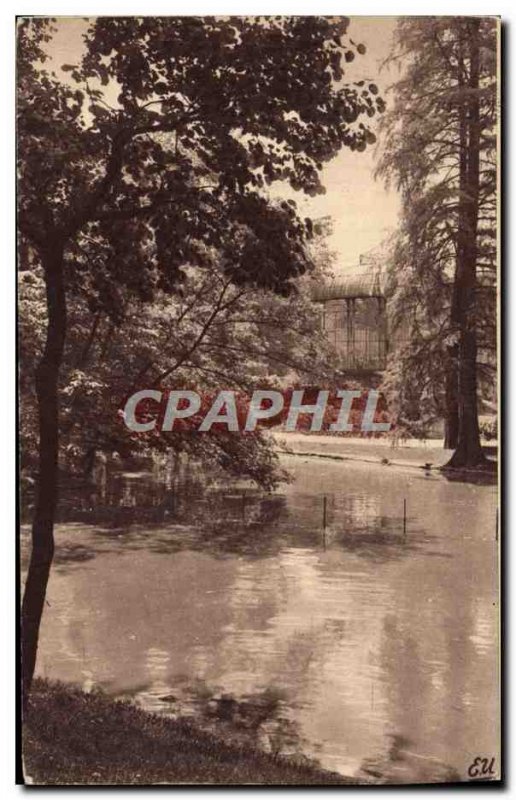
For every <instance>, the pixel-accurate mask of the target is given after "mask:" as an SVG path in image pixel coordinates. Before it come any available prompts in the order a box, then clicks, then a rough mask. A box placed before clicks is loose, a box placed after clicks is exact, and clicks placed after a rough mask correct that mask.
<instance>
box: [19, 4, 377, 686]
mask: <svg viewBox="0 0 516 800" xmlns="http://www.w3.org/2000/svg"><path fill="white" fill-rule="evenodd" d="M348 22H349V21H348V20H347V19H345V18H340V19H337V20H336V19H333V18H324V17H297V18H296V17H280V18H278V17H275V18H261V17H260V18H224V19H222V18H212V17H210V18H208V17H206V18H194V17H189V18H170V17H168V18H155V17H154V18H152V17H147V18H128V17H118V18H99V19H97V20H95V21H93V22H92V23H91V25H90V27H89V29H88V32H87V34H86V36H85V48H84V53H83V54H82V57H81V58H80V60H79V63H77V64H73V65H64V66H63V69H65V70H67V71H68V73H69V77H70V80H69V81H68V82H64V81H59V80H58V79H57V78H56V77H55V76H54V75H53V74H52V73H49V72H48V71H47V70H46V69H45V63H44V62H45V58H46V56H45V46H46V43H47V41H48V38H49V37H50V36H51V35H52V29H51V24H50V22H49V20H45V19H32V18H30V19H24V20H21V21H20V24H19V39H18V42H19V45H18V54H19V62H18V63H19V67H18V75H19V93H18V112H19V115H18V147H19V182H18V187H19V208H18V221H19V230H20V234H21V238H22V243H21V247H22V248H28V249H29V250H30V257H31V258H34V259H36V260H37V261H38V263H39V264H40V265H41V267H42V270H43V275H44V280H45V287H46V304H47V332H46V340H45V345H44V349H43V354H42V357H41V360H40V362H39V365H38V368H37V374H36V394H37V402H38V425H39V478H38V491H37V500H36V507H35V511H34V519H33V526H32V553H31V559H30V564H29V570H28V575H27V580H26V585H25V591H24V597H23V607H22V637H23V638H22V659H23V664H22V675H23V689H24V699H25V701H26V699H27V697H28V692H29V689H30V685H31V681H32V676H33V673H34V668H35V662H36V653H37V641H38V633H39V626H40V621H41V615H42V611H43V605H44V598H45V592H46V586H47V581H48V576H49V570H50V566H51V563H52V558H53V550H54V540H53V523H54V512H55V506H56V502H57V488H58V453H59V415H58V407H59V373H60V366H61V363H62V359H63V352H64V347H65V341H66V328H67V325H66V319H67V296H68V294H69V292H70V291H72V290H74V289H75V290H77V288H78V287H82V288H83V289H84V291H86V290H87V291H88V293H89V296H90V303H91V308H92V309H93V310H94V311H98V310H102V312H103V313H105V314H107V315H108V316H109V317H110V319H111V320H112V321H113V323H114V324H115V325H116V324H117V323H118V322H119V320H120V319H121V317H122V315H123V303H124V297H125V296H126V293H127V292H132V293H134V294H135V296H138V297H140V298H141V299H142V300H151V299H152V297H153V295H154V293H155V291H156V289H159V290H161V291H164V292H171V293H174V292H176V291H178V287H180V286H181V283H182V282H184V278H185V267H186V266H187V265H189V266H190V267H194V268H197V269H199V270H204V271H206V272H208V273H209V272H210V270H212V269H213V267H214V264H215V263H216V264H217V267H218V268H219V269H220V268H221V269H222V272H223V274H224V275H225V276H226V277H227V278H228V279H230V280H231V282H232V284H233V285H240V286H245V285H251V286H255V287H262V288H268V289H271V290H273V291H276V292H278V293H288V292H290V291H292V290H293V287H294V282H295V279H296V278H297V277H298V276H299V275H301V274H303V272H305V271H306V269H307V267H308V266H309V260H308V258H307V256H306V253H305V242H306V240H307V239H309V238H310V236H311V233H312V223H311V222H310V220H302V219H301V218H300V217H299V216H298V214H297V211H296V207H295V204H292V203H274V202H272V201H271V200H270V198H269V196H268V194H267V191H266V187H267V185H268V184H270V183H271V182H273V181H278V180H284V181H287V182H289V184H290V186H291V187H292V188H293V189H295V190H301V191H303V192H306V193H308V194H317V193H318V192H322V191H323V187H322V185H321V182H320V179H319V173H320V171H321V169H322V166H323V164H324V162H326V161H328V160H330V159H331V158H333V157H334V156H335V155H336V154H337V153H338V152H339V150H340V149H341V148H342V147H350V148H351V149H352V150H354V149H358V150H363V149H364V148H365V147H366V145H367V143H369V142H374V135H373V134H372V133H371V131H370V130H369V128H368V126H367V125H366V124H364V123H363V122H362V121H359V118H361V117H363V116H369V117H370V116H373V115H374V113H375V111H377V110H379V111H381V110H383V101H382V100H381V99H380V98H378V97H377V96H375V93H376V87H372V90H371V91H370V90H369V89H367V88H364V87H363V86H362V85H348V84H346V83H344V82H343V76H344V69H343V66H344V64H345V63H346V62H349V61H351V60H353V58H354V57H355V53H356V52H359V53H360V52H364V47H363V45H361V44H359V45H354V44H353V43H352V41H351V40H350V39H348V38H347V35H346V32H347V28H348ZM122 290H123V291H122Z"/></svg>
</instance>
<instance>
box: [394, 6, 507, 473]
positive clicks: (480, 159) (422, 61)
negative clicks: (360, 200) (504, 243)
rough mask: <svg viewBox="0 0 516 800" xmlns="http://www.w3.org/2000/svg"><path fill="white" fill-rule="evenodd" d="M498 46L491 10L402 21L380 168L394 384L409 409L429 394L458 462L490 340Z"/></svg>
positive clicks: (468, 443)
mask: <svg viewBox="0 0 516 800" xmlns="http://www.w3.org/2000/svg"><path fill="white" fill-rule="evenodd" d="M496 54H497V30H496V21H495V20H493V19H489V18H461V17H446V18H435V17H428V18H425V17H419V18H413V19H404V20H402V21H400V23H399V24H398V29H397V33H396V39H395V44H394V50H393V56H392V62H393V63H394V62H398V64H399V66H400V70H401V76H400V79H399V80H398V81H397V82H396V83H395V84H394V87H393V89H394V104H393V107H392V110H391V111H390V112H389V114H388V115H386V120H385V125H384V132H385V134H386V136H385V141H386V146H385V150H384V152H383V155H382V159H381V162H380V166H379V173H380V174H381V175H383V176H384V177H386V178H387V180H394V181H396V183H397V185H398V187H399V188H400V190H401V194H402V221H401V226H400V231H399V235H398V240H397V243H396V247H395V250H394V257H393V259H392V267H391V280H390V291H391V294H392V296H393V298H394V309H395V315H397V316H398V318H399V320H400V321H401V322H402V325H403V326H404V330H405V333H406V336H407V339H408V343H407V346H406V347H405V349H404V351H403V352H401V353H400V352H398V353H397V356H395V358H396V357H398V358H400V361H401V365H399V366H401V375H400V370H399V369H398V383H401V384H403V386H404V388H405V389H406V394H407V395H409V396H411V398H412V404H413V406H415V405H417V404H418V403H419V404H421V402H422V400H423V401H424V400H425V399H426V400H428V398H429V396H431V398H432V405H433V409H434V413H435V414H436V415H439V414H442V415H443V416H444V417H445V419H446V438H445V445H446V446H448V447H452V448H454V449H455V453H454V455H453V457H452V460H451V462H450V465H451V466H457V467H458V466H477V465H482V464H483V462H484V457H483V454H482V450H481V446H480V439H479V430H478V381H479V370H480V373H481V374H480V379H481V381H482V382H483V383H485V381H486V379H487V380H488V381H491V382H492V380H493V367H494V358H493V353H494V352H495V349H496V344H495V342H496V334H495V330H496V325H495V314H496V307H495V299H494V298H495V293H494V284H495V280H496V213H497V209H496V202H497V197H496V185H497V184H496V113H497V109H496V74H497V69H496ZM479 298H480V300H479ZM479 353H480V355H481V358H480V359H479ZM391 371H392V372H393V373H394V372H395V371H396V368H395V366H394V365H393V366H392V370H391ZM403 376H404V377H403ZM416 376H417V377H418V380H415V378H416Z"/></svg>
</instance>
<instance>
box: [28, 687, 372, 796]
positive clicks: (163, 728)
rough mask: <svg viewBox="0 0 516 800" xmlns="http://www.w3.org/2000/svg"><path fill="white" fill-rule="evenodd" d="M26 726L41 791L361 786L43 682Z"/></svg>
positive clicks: (31, 777)
mask: <svg viewBox="0 0 516 800" xmlns="http://www.w3.org/2000/svg"><path fill="white" fill-rule="evenodd" d="M23 728H24V730H23V760H24V773H25V779H26V782H27V783H33V784H39V785H41V784H47V785H80V784H87V785H92V784H97V785H101V786H102V785H104V786H105V785H112V784H115V785H116V784H118V785H125V786H127V785H132V784H143V785H152V784H217V785H231V784H233V785H235V784H236V785H242V784H255V785H256V784H258V785H260V784H264V785H265V784H267V785H276V786H277V785H298V786H299V785H300V786H313V785H317V786H328V785H333V784H352V783H355V784H356V783H357V781H356V780H351V779H350V778H346V777H344V776H342V775H338V774H337V773H334V772H326V771H324V770H322V769H321V768H319V767H318V766H317V765H316V764H313V763H296V762H295V761H291V760H289V759H288V758H286V757H274V756H273V755H270V754H268V753H263V752H261V751H259V750H255V749H252V748H249V747H241V746H236V745H232V744H229V743H227V742H225V741H224V740H223V739H222V738H217V737H215V736H212V735H210V734H207V733H205V732H203V731H200V730H199V729H197V728H196V726H195V724H193V723H192V722H190V721H188V720H184V719H180V720H173V719H169V718H167V717H164V716H160V715H157V714H149V713H148V712H146V711H143V710H142V709H140V708H138V707H137V706H136V705H134V704H132V703H130V702H126V701H114V700H112V699H111V698H109V697H108V696H107V695H105V694H103V693H102V692H93V693H91V694H86V693H85V692H82V691H81V690H80V689H78V688H75V687H74V686H70V685H67V684H61V683H51V682H48V681H44V680H36V681H35V682H34V685H33V689H32V694H31V700H30V706H29V709H28V711H27V715H26V719H25V722H24V726H23Z"/></svg>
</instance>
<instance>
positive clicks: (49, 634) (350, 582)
mask: <svg viewBox="0 0 516 800" xmlns="http://www.w3.org/2000/svg"><path fill="white" fill-rule="evenodd" d="M284 463H285V466H286V467H287V468H288V469H289V470H290V471H291V473H292V474H293V476H294V478H295V481H294V482H293V483H292V484H290V485H287V486H285V485H283V486H282V487H281V489H280V490H279V491H278V492H277V493H276V494H273V495H263V494H260V493H259V492H256V491H254V492H253V491H251V490H250V489H249V488H246V487H233V488H227V487H226V488H224V487H221V486H220V485H219V486H211V487H210V486H206V485H205V486H201V485H199V484H195V483H194V484H192V485H188V482H186V484H185V481H183V483H182V485H181V487H180V488H178V486H177V485H175V486H174V485H173V484H171V482H170V480H168V479H163V478H162V476H155V475H154V476H149V475H146V474H141V475H134V474H133V475H131V474H126V475H123V474H119V475H118V476H117V478H116V480H113V479H111V480H108V481H105V480H104V481H103V482H102V486H101V488H100V489H97V490H95V491H92V493H91V495H90V496H88V497H86V499H84V497H82V500H81V503H79V502H75V504H74V503H71V505H70V507H67V506H66V503H64V504H63V508H64V510H63V511H62V518H63V520H64V521H63V522H61V523H60V524H59V525H58V527H57V545H58V547H57V553H56V562H55V567H54V570H53V573H52V576H51V580H50V584H49V589H48V605H47V607H46V609H45V613H44V620H43V625H42V631H41V642H40V651H39V661H38V670H39V674H40V675H43V676H46V677H49V678H53V679H59V680H63V681H73V682H76V683H79V684H80V685H81V686H82V687H83V688H84V689H86V690H91V689H92V688H93V687H94V686H100V687H103V688H104V689H105V690H107V691H108V692H111V693H112V694H113V695H117V696H126V697H131V698H134V699H135V700H136V701H137V702H138V703H140V704H142V705H143V706H144V707H146V708H148V709H151V710H153V711H160V712H164V713H167V714H171V715H177V714H192V715H195V716H196V717H197V718H198V719H200V720H201V722H202V723H203V724H205V725H206V726H207V727H209V726H210V725H213V726H214V727H217V728H219V729H222V730H227V731H228V735H233V734H235V735H242V736H243V737H248V738H249V739H253V740H254V741H256V742H257V743H258V744H259V746H261V747H264V748H265V749H268V750H272V751H274V752H283V753H291V754H292V753H298V754H299V753H303V754H304V755H306V756H308V757H311V758H317V759H318V760H319V761H320V763H321V764H322V765H323V766H324V767H326V768H329V769H333V770H337V771H339V772H342V773H345V774H347V775H352V774H362V775H369V776H372V777H373V779H374V778H375V777H380V776H381V777H382V779H387V780H389V779H393V777H392V776H396V775H397V776H398V778H400V777H401V779H412V780H414V779H416V780H417V779H419V780H439V779H442V778H443V777H449V776H454V775H455V776H458V777H460V778H462V779H465V778H466V777H467V769H468V766H469V765H470V763H471V762H472V760H473V759H474V758H475V757H476V756H477V755H485V756H489V757H491V756H495V757H496V759H497V762H496V764H497V767H498V766H499V764H498V689H497V687H498V629H497V620H498V583H497V547H498V545H497V541H496V529H495V521H496V492H495V489H494V488H493V487H490V486H476V485H470V484H466V483H460V482H454V483H450V482H449V481H447V480H446V479H445V478H442V477H437V476H434V475H431V476H430V475H425V474H424V473H423V472H421V471H418V470H414V469H413V470H410V469H407V470H402V469H395V468H392V467H389V466H380V465H379V466H372V465H361V464H359V463H352V464H351V463H348V464H346V463H345V462H344V463H342V462H341V463H338V462H332V461H324V460H319V459H308V458H307V459H304V458H299V457H294V456H292V457H288V456H286V457H285V458H284ZM324 495H326V498H327V500H326V530H325V531H324V529H323V516H324V511H323V496H324ZM404 500H405V501H406V509H407V518H406V523H405V533H404V522H403V501H404Z"/></svg>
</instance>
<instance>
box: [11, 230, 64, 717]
mask: <svg viewBox="0 0 516 800" xmlns="http://www.w3.org/2000/svg"><path fill="white" fill-rule="evenodd" d="M41 259H42V264H43V268H44V273H45V285H46V294H47V310H48V323H47V337H46V342H45V348H44V351H43V355H42V357H41V360H40V363H39V365H38V369H37V372H36V394H37V400H38V423H39V475H38V482H37V497H36V507H35V511H34V518H33V524H32V551H31V557H30V563H29V570H28V573H27V580H26V583H25V591H24V594H23V603H22V618H21V634H22V652H21V655H22V692H23V696H22V701H23V706H24V707H26V705H27V701H28V697H29V692H30V687H31V684H32V678H33V675H34V669H35V666H36V654H37V649H38V636H39V628H40V623H41V617H42V614H43V607H44V603H45V594H46V589H47V583H48V576H49V572H50V566H51V564H52V558H53V555H54V512H55V507H56V502H57V485H58V449H59V423H58V378H59V368H60V366H61V361H62V356H63V349H64V343H65V337H66V298H65V290H64V285H63V244H62V242H61V241H60V240H55V239H54V240H51V241H49V242H48V244H47V246H46V247H45V250H44V251H43V252H42V253H41Z"/></svg>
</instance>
